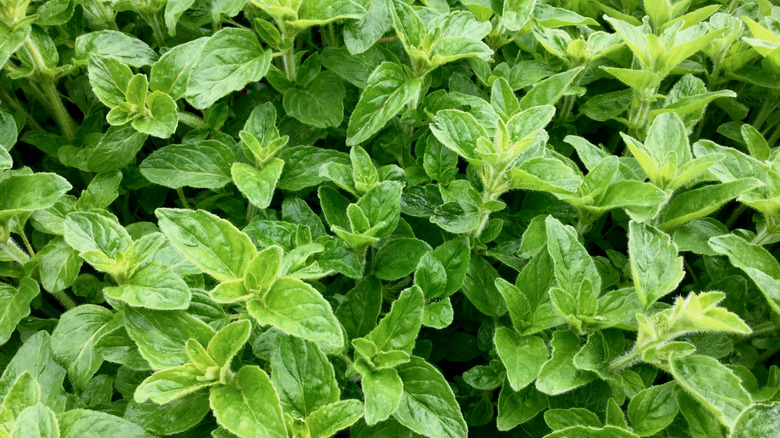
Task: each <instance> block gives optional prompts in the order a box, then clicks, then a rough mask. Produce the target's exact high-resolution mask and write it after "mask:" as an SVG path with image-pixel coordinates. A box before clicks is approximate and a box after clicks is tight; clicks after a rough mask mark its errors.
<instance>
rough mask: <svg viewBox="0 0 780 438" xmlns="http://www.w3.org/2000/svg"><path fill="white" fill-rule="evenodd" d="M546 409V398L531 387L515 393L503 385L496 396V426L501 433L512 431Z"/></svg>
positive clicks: (506, 385)
mask: <svg viewBox="0 0 780 438" xmlns="http://www.w3.org/2000/svg"><path fill="white" fill-rule="evenodd" d="M548 407H549V404H548V402H547V396H546V395H544V394H542V393H541V392H539V391H537V389H536V388H534V387H533V386H527V387H526V388H525V389H523V390H521V391H518V392H515V391H512V388H511V387H510V386H509V384H507V383H505V384H504V385H503V386H502V387H501V392H500V393H499V394H498V417H497V418H496V426H497V427H498V430H501V431H507V430H510V429H513V428H515V427H516V426H518V425H519V424H522V423H525V422H526V421H528V420H530V419H532V418H534V417H535V416H536V415H537V414H538V413H539V412H541V411H543V410H545V409H547V408H548Z"/></svg>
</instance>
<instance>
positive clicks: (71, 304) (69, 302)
mask: <svg viewBox="0 0 780 438" xmlns="http://www.w3.org/2000/svg"><path fill="white" fill-rule="evenodd" d="M52 295H54V298H56V299H57V301H59V302H60V304H62V307H64V308H65V310H70V309H73V308H75V307H76V306H78V304H76V302H75V301H73V298H71V297H69V296H68V294H67V293H65V291H64V290H61V291H59V292H54V293H53V294H52Z"/></svg>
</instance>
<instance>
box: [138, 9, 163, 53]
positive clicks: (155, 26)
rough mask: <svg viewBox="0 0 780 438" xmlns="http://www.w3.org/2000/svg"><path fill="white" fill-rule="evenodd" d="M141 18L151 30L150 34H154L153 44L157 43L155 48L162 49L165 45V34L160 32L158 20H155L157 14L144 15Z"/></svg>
mask: <svg viewBox="0 0 780 438" xmlns="http://www.w3.org/2000/svg"><path fill="white" fill-rule="evenodd" d="M142 17H143V18H144V20H146V22H147V23H148V24H149V27H151V28H152V33H153V34H154V40H155V42H157V47H162V46H163V45H164V44H165V32H163V30H162V26H161V25H160V19H159V18H157V14H150V13H144V14H142Z"/></svg>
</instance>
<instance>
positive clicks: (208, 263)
mask: <svg viewBox="0 0 780 438" xmlns="http://www.w3.org/2000/svg"><path fill="white" fill-rule="evenodd" d="M155 214H156V215H157V217H158V218H159V225H160V229H161V230H162V232H163V233H164V234H165V236H166V237H168V239H169V240H170V241H171V243H172V244H173V245H174V246H175V247H176V248H178V249H179V251H181V252H182V254H184V256H185V257H187V258H188V259H189V260H190V261H191V262H192V263H194V264H195V265H196V266H197V267H198V268H200V269H201V270H203V272H205V273H207V274H209V275H211V276H212V277H214V278H216V279H217V280H219V281H226V280H233V279H238V278H243V276H244V272H245V271H246V268H247V266H248V265H249V262H250V261H251V260H252V258H253V257H254V256H255V254H257V250H256V249H255V247H254V245H253V244H252V241H251V240H249V236H247V235H246V234H244V233H242V232H241V231H239V230H238V229H237V228H236V227H234V226H233V225H232V224H231V223H230V222H228V221H226V220H225V219H222V218H220V217H217V216H215V215H214V214H212V213H209V212H207V211H203V210H197V211H192V210H177V209H170V208H160V209H158V210H157V211H156V212H155Z"/></svg>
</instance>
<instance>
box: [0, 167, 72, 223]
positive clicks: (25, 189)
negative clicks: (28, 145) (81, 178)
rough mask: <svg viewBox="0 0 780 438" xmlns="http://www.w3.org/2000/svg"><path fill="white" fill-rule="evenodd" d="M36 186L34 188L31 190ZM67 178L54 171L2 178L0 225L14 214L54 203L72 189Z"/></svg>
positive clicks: (0, 182) (0, 188)
mask: <svg viewBox="0 0 780 438" xmlns="http://www.w3.org/2000/svg"><path fill="white" fill-rule="evenodd" d="M31 187H34V188H35V189H34V190H30V188H31ZM71 187H72V186H71V185H70V183H68V181H67V180H65V178H63V177H61V176H59V175H57V174H54V173H43V172H41V173H35V174H32V175H13V176H9V177H7V178H4V179H3V180H0V193H2V194H3V196H2V197H1V198H0V225H3V223H4V222H5V223H7V222H8V220H9V219H10V218H11V217H13V216H14V215H17V214H20V213H24V212H32V211H35V210H41V209H44V208H48V207H51V206H52V205H54V204H55V203H56V202H57V201H58V200H59V199H60V197H62V195H64V194H65V193H66V192H67V191H68V190H70V189H71Z"/></svg>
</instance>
